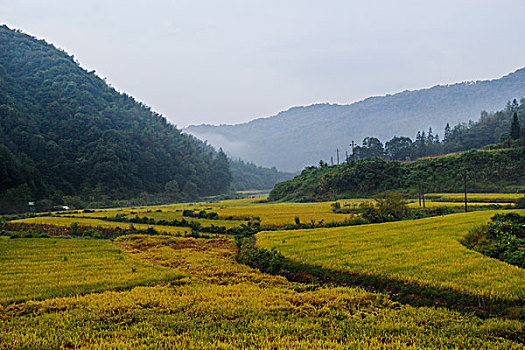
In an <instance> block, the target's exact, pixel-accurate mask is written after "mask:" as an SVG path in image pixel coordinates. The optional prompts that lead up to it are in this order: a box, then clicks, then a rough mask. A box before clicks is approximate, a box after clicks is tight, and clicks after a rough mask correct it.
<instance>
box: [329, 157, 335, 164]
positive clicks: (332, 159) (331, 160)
mask: <svg viewBox="0 0 525 350" xmlns="http://www.w3.org/2000/svg"><path fill="white" fill-rule="evenodd" d="M330 163H332V165H334V157H330Z"/></svg>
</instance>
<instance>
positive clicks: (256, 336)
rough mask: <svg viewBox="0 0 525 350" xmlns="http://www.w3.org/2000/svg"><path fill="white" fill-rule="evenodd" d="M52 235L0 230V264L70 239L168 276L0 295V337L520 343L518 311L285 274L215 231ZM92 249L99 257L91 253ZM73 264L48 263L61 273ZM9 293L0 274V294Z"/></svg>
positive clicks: (86, 342) (111, 341)
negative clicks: (0, 300)
mask: <svg viewBox="0 0 525 350" xmlns="http://www.w3.org/2000/svg"><path fill="white" fill-rule="evenodd" d="M53 241H54V240H53V239H27V240H26V239H19V240H14V239H3V240H1V242H2V244H3V245H2V250H1V251H2V252H5V251H8V252H11V251H15V252H18V253H16V254H14V253H10V254H9V255H8V256H9V258H6V259H1V260H0V271H2V272H3V271H6V268H7V267H9V266H12V265H13V264H15V261H17V260H19V259H22V261H24V264H30V265H32V264H33V263H31V262H30V261H34V263H36V264H38V265H42V266H53V264H55V261H56V260H57V259H58V258H60V257H61V256H63V255H65V254H66V253H67V254H69V255H70V256H71V259H68V260H67V262H68V263H71V264H72V263H74V261H75V260H76V258H73V255H71V253H70V251H71V250H73V251H80V252H82V254H83V262H84V266H83V267H82V269H81V272H83V274H92V275H94V276H100V275H103V274H105V273H110V272H111V271H113V270H114V269H115V267H114V266H112V265H114V262H115V261H116V262H118V264H122V265H119V266H121V267H122V268H123V269H124V270H130V268H131V267H133V266H136V273H134V274H133V275H134V276H138V275H137V274H139V273H140V270H141V269H144V266H146V265H147V266H149V268H150V269H151V274H155V273H158V271H166V270H170V271H173V273H174V274H175V275H179V277H180V278H179V279H177V280H174V281H171V282H168V281H165V280H162V279H161V280H159V282H158V284H156V285H154V286H153V285H152V286H137V287H134V288H132V289H130V290H123V291H116V290H106V291H103V292H98V293H93V294H86V295H79V296H67V297H62V296H61V294H60V289H59V288H55V289H53V290H50V292H49V294H48V295H47V296H46V297H45V298H46V299H45V300H37V301H21V300H20V301H19V302H18V303H16V304H7V305H2V306H0V349H40V348H46V349H55V348H57V349H58V348H74V349H107V348H111V349H173V348H176V349H248V348H257V349H445V348H449V349H450V348H455V349H458V348H461V349H522V348H523V344H522V343H520V342H519V341H518V340H517V339H518V338H517V337H519V335H520V334H523V332H524V325H523V323H522V322H519V321H516V320H509V319H499V318H492V319H485V320H484V319H480V318H477V317H475V316H472V315H469V314H461V313H459V312H455V311H449V310H446V309H440V308H428V307H419V308H416V307H412V306H409V305H402V304H399V303H396V302H393V301H392V300H391V299H390V298H389V297H388V296H386V295H383V294H378V293H371V292H367V291H365V290H363V289H361V288H351V287H319V286H312V285H300V284H296V283H290V282H288V281H286V280H285V279H284V278H282V277H276V276H270V275H266V274H262V273H260V272H258V271H257V270H254V269H251V268H249V267H247V266H245V265H240V264H238V263H236V262H235V259H234V256H235V251H234V249H235V248H234V245H233V244H232V242H231V241H229V240H226V239H215V240H202V239H198V240H196V239H185V238H174V237H162V236H124V237H120V238H118V239H116V240H115V242H114V243H113V242H111V241H107V240H104V241H95V240H85V239H70V240H65V239H64V240H57V243H56V244H59V246H58V247H59V248H53V247H55V244H54V243H53ZM59 242H60V243H59ZM85 245H87V246H85ZM119 249H121V250H122V252H119ZM26 255H27V256H28V257H27V258H24V256H26ZM2 256H4V255H2ZM121 256H124V259H123V260H120V259H119V257H121ZM24 259H26V260H24ZM101 259H107V262H106V263H103V264H99V263H97V262H100V261H101ZM187 264H191V266H190V268H189V269H188V265H187ZM10 269H12V267H10ZM43 271H44V268H42V269H36V268H31V269H29V270H28V271H27V272H26V275H25V278H27V281H29V284H42V285H47V286H52V285H54V284H55V283H56V276H55V275H50V274H46V273H42V272H43ZM77 272H78V269H71V268H61V269H57V274H58V276H59V277H63V278H65V279H67V278H70V276H76V273H77ZM80 276H81V275H80ZM2 278H4V276H3V275H2ZM53 291H55V293H56V295H53ZM10 293H12V292H11V291H9V289H7V288H6V284H4V283H1V284H0V294H1V295H6V294H10ZM55 296H56V297H55Z"/></svg>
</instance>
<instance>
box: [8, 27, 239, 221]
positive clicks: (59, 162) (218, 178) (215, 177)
mask: <svg viewBox="0 0 525 350" xmlns="http://www.w3.org/2000/svg"><path fill="white" fill-rule="evenodd" d="M230 183H231V174H230V170H229V162H228V159H227V158H226V156H225V155H224V153H221V152H219V153H216V152H210V151H209V148H208V147H207V146H206V145H205V144H203V143H202V142H200V141H198V140H196V139H195V138H193V137H191V136H189V135H186V134H182V133H181V132H180V130H178V129H177V128H176V127H175V126H173V125H171V124H169V123H168V122H167V121H166V119H165V118H164V117H162V116H161V115H159V114H157V113H155V112H153V111H152V110H151V109H150V108H149V107H147V106H145V105H144V104H142V103H140V102H137V101H136V100H135V99H133V98H132V97H130V96H128V95H126V94H123V93H119V92H117V91H116V90H115V89H113V88H112V87H111V86H109V85H108V84H106V82H105V81H104V80H102V79H100V78H99V77H98V76H97V75H96V74H95V72H94V71H91V72H87V71H86V70H84V69H83V68H82V67H80V65H79V64H78V63H77V62H76V61H75V59H74V57H73V56H69V55H68V54H67V53H65V52H64V51H61V50H58V49H56V48H55V47H54V46H52V45H50V44H47V43H46V42H44V41H43V40H37V39H35V38H33V37H30V36H28V35H25V34H23V33H21V32H18V31H14V30H11V29H9V28H7V27H6V26H2V27H0V212H2V211H3V212H7V211H16V210H24V209H25V210H27V202H28V201H37V202H38V201H39V200H47V201H50V203H53V204H63V203H64V202H66V204H69V203H68V201H67V198H66V200H65V201H64V198H65V197H78V198H77V200H76V202H78V201H79V200H81V201H84V202H93V201H102V202H103V201H104V200H107V199H120V198H132V197H138V196H139V195H141V194H142V195H143V196H147V195H148V194H153V195H155V194H166V198H167V199H172V200H177V199H190V198H195V197H197V196H203V195H215V194H220V193H223V192H225V191H228V190H229V187H230ZM41 204H45V203H41Z"/></svg>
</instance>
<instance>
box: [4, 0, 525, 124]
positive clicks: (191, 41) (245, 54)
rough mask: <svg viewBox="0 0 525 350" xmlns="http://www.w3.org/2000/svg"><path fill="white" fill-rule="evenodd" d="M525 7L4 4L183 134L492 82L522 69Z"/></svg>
mask: <svg viewBox="0 0 525 350" xmlns="http://www.w3.org/2000/svg"><path fill="white" fill-rule="evenodd" d="M524 18H525V1H524V0H491V1H489V0H454V1H449V0H442V1H420V0H419V1H416V0H413V1H411V0H398V1H392V0H389V1H379V0H375V1H370V0H362V1H329V0H324V1H308V0H302V1H287V0H279V1H274V0H264V1H247V0H244V1H230V0H223V1H216V0H215V1H199V0H191V1H179V0H175V1H169V0H148V1H144V0H142V1H133V0H128V1H121V0H116V1H113V0H103V1H102V0H91V1H89V0H84V1H80V0H78V1H72V0H0V23H3V24H7V25H8V26H9V27H11V28H17V29H21V30H22V31H24V32H26V33H28V34H31V35H34V36H36V37H38V38H44V39H46V40H47V41H48V42H51V43H53V44H55V45H56V46H58V47H61V48H63V49H65V50H66V51H67V52H69V53H70V54H74V55H75V57H76V58H77V59H78V60H79V61H80V63H81V64H82V66H83V67H85V68H87V69H89V70H91V69H95V70H96V71H97V74H98V75H99V76H101V77H107V80H108V82H110V83H111V84H112V85H113V86H115V87H116V88H117V89H118V90H120V91H125V92H127V93H129V94H131V95H132V96H134V97H135V98H137V99H138V100H140V101H143V102H144V103H145V104H147V105H150V106H151V107H152V108H153V109H154V110H156V111H158V112H160V113H162V114H163V115H164V116H166V117H167V118H168V119H169V120H170V121H171V122H173V123H175V124H177V125H178V126H179V127H184V126H187V125H189V124H200V123H212V124H221V123H223V124H225V123H228V124H229V123H237V122H242V121H248V120H251V119H254V118H256V117H261V116H269V115H273V114H276V113H277V112H279V111H281V110H284V109H287V108H289V107H291V106H297V105H308V104H311V103H317V102H332V103H342V104H344V103H351V102H354V101H357V100H360V99H363V98H365V97H368V96H371V95H383V94H387V93H395V92H399V91H402V90H406V89H411V90H412V89H418V88H424V87H429V86H432V85H436V84H440V83H441V84H446V83H453V82H457V81H464V80H478V79H479V80H481V79H492V78H498V77H500V76H502V75H505V74H507V73H510V72H511V71H514V70H516V69H518V68H521V67H523V66H525V59H524V58H525V45H523V38H525V25H524V22H523V20H524Z"/></svg>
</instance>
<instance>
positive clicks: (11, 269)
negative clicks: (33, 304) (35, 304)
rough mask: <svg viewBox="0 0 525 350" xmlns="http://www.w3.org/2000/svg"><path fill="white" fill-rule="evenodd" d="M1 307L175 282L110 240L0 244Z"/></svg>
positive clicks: (172, 275)
mask: <svg viewBox="0 0 525 350" xmlns="http://www.w3.org/2000/svg"><path fill="white" fill-rule="evenodd" d="M0 251H1V252H2V255H1V257H0V261H1V266H2V269H1V271H2V272H1V273H0V285H1V286H2V288H1V289H0V304H4V305H6V304H9V303H12V302H17V303H18V302H21V301H26V300H35V299H37V300H39V299H46V298H53V297H59V296H72V295H73V296H74V295H77V294H85V293H92V292H100V291H104V290H112V289H124V288H131V287H133V286H136V285H148V284H156V283H158V282H161V281H169V280H172V279H176V278H177V277H178V273H176V272H175V271H172V270H170V269H166V268H162V267H157V266H151V265H148V264H144V263H141V262H140V261H137V260H134V259H131V258H130V257H129V256H128V255H127V254H125V253H123V251H122V249H120V248H119V247H117V246H115V245H113V244H111V242H110V241H106V240H94V239H18V240H17V239H14V240H12V239H5V238H3V239H0Z"/></svg>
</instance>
